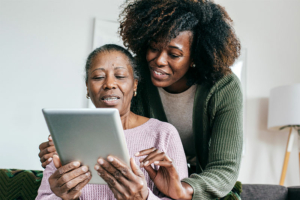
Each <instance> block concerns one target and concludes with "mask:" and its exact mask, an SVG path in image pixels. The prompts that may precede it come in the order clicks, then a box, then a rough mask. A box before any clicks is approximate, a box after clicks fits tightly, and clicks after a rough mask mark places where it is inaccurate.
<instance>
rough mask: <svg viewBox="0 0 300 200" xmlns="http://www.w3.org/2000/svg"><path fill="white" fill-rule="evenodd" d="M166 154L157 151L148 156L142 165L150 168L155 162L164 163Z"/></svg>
mask: <svg viewBox="0 0 300 200" xmlns="http://www.w3.org/2000/svg"><path fill="white" fill-rule="evenodd" d="M165 156H166V155H165V153H164V152H161V151H155V152H153V153H151V154H150V155H149V156H147V157H146V158H145V159H144V160H143V161H142V163H141V164H142V165H144V166H148V165H151V164H152V163H153V162H154V161H163V160H164V159H165Z"/></svg>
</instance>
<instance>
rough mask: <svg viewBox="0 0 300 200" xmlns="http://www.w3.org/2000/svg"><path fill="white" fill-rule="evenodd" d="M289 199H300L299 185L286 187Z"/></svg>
mask: <svg viewBox="0 0 300 200" xmlns="http://www.w3.org/2000/svg"><path fill="white" fill-rule="evenodd" d="M288 191H289V200H299V199H300V186H294V187H288Z"/></svg>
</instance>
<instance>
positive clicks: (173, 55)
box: [170, 54, 180, 58]
mask: <svg viewBox="0 0 300 200" xmlns="http://www.w3.org/2000/svg"><path fill="white" fill-rule="evenodd" d="M170 56H171V57H172V58H179V57H180V56H178V55H175V54H170Z"/></svg>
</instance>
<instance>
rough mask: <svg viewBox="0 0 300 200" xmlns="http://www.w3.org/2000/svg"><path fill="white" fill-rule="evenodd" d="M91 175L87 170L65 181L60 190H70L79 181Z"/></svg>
mask: <svg viewBox="0 0 300 200" xmlns="http://www.w3.org/2000/svg"><path fill="white" fill-rule="evenodd" d="M90 176H91V173H90V172H87V173H85V174H82V175H80V176H77V177H76V178H74V179H72V180H70V181H69V182H67V183H65V184H64V185H63V186H62V187H61V189H62V191H70V190H72V189H74V188H75V187H76V186H77V185H78V184H79V183H81V182H83V181H85V180H86V179H89V178H90Z"/></svg>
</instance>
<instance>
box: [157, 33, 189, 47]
mask: <svg viewBox="0 0 300 200" xmlns="http://www.w3.org/2000/svg"><path fill="white" fill-rule="evenodd" d="M192 38H193V33H192V32H191V31H182V32H180V33H179V34H178V35H177V36H176V37H175V38H173V39H171V40H170V42H169V43H166V44H164V42H161V41H163V40H165V39H159V41H154V42H155V43H157V45H159V46H161V48H163V47H168V46H176V47H178V48H180V49H182V50H189V49H190V47H191V43H192Z"/></svg>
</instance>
